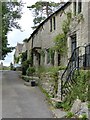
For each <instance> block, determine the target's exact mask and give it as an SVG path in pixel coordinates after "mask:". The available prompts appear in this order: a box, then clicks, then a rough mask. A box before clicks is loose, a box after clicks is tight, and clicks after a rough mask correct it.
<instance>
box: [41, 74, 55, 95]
mask: <svg viewBox="0 0 90 120" xmlns="http://www.w3.org/2000/svg"><path fill="white" fill-rule="evenodd" d="M39 82H40V85H41V86H42V88H43V89H44V90H46V92H47V93H49V95H50V96H53V95H54V85H55V83H54V79H53V77H52V75H51V73H43V74H41V77H40V81H39Z"/></svg>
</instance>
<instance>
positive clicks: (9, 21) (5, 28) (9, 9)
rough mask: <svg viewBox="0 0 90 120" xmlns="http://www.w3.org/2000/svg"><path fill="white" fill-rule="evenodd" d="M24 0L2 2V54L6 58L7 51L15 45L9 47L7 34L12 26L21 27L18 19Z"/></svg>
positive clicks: (1, 57) (2, 57) (0, 57)
mask: <svg viewBox="0 0 90 120" xmlns="http://www.w3.org/2000/svg"><path fill="white" fill-rule="evenodd" d="M22 6H23V4H22V2H2V50H1V48H0V52H1V51H2V56H0V59H4V58H5V57H6V55H7V53H9V52H12V50H13V49H14V47H9V44H8V40H7V34H8V32H9V31H12V28H16V29H21V27H20V26H19V24H18V22H17V21H16V20H18V19H20V18H21V9H22Z"/></svg>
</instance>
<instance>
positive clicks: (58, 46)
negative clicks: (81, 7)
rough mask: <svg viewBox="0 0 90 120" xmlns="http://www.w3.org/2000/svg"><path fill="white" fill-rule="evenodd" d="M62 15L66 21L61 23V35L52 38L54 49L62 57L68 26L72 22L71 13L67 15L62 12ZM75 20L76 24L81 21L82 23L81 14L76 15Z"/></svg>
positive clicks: (65, 49) (64, 50)
mask: <svg viewBox="0 0 90 120" xmlns="http://www.w3.org/2000/svg"><path fill="white" fill-rule="evenodd" d="M63 13H64V14H65V16H66V19H65V20H64V21H63V23H62V33H60V34H58V35H57V36H56V37H55V38H54V43H55V46H54V49H55V50H56V51H58V52H60V54H61V55H63V53H65V52H66V51H67V34H68V32H69V31H70V24H71V22H72V20H73V18H72V13H71V11H69V12H67V13H65V12H64V11H63ZM76 18H77V22H78V24H79V23H80V22H81V21H84V18H83V14H79V15H77V16H76Z"/></svg>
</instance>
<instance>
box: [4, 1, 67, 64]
mask: <svg viewBox="0 0 90 120" xmlns="http://www.w3.org/2000/svg"><path fill="white" fill-rule="evenodd" d="M22 1H23V2H24V3H25V5H24V8H23V10H22V12H23V14H22V18H21V19H20V20H19V23H20V26H21V27H22V30H23V32H21V31H20V30H16V29H13V31H11V32H9V33H8V43H9V44H10V46H14V47H15V46H16V45H17V42H19V43H22V41H23V40H24V39H26V38H29V36H30V34H31V33H32V28H31V27H32V26H33V17H32V13H31V11H30V10H29V9H28V8H27V6H29V5H32V4H34V3H35V2H37V1H38V0H22ZM42 1H46V0H42ZM47 1H54V2H60V1H63V0H47ZM64 1H66V0H64ZM14 52H15V51H13V52H12V53H9V54H8V55H7V56H6V58H5V60H4V61H3V63H4V65H5V66H9V65H10V63H11V62H12V63H13V55H14Z"/></svg>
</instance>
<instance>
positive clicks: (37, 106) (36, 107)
mask: <svg viewBox="0 0 90 120" xmlns="http://www.w3.org/2000/svg"><path fill="white" fill-rule="evenodd" d="M2 117H3V118H53V115H52V112H51V111H50V108H49V106H48V104H47V102H46V100H45V96H44V95H43V94H42V93H41V91H40V90H39V88H38V87H30V86H29V87H27V86H25V85H24V81H23V80H22V79H20V78H19V75H18V73H17V72H15V71H3V73H2Z"/></svg>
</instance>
